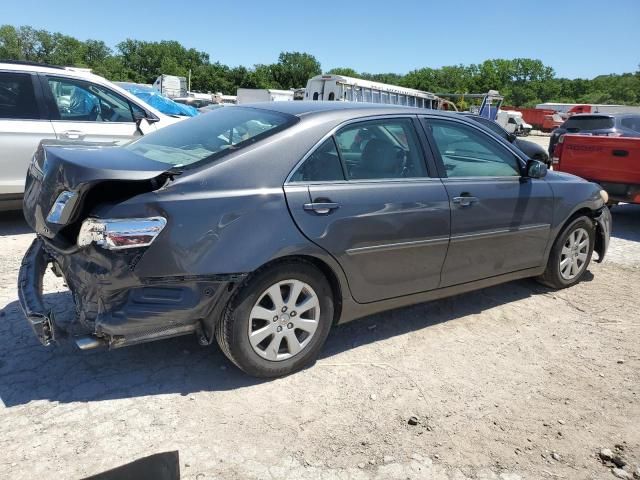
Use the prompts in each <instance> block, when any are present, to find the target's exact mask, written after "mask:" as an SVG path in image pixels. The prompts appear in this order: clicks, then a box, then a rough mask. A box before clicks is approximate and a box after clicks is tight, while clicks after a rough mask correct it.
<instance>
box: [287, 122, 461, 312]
mask: <svg viewBox="0 0 640 480" xmlns="http://www.w3.org/2000/svg"><path fill="white" fill-rule="evenodd" d="M416 126H418V127H419V124H417V119H416V117H412V116H405V117H383V118H376V119H369V120H363V121H356V122H352V123H349V124H347V125H345V126H343V127H342V128H340V129H339V130H338V131H337V132H336V133H335V135H332V136H329V137H328V138H327V139H325V141H324V142H323V143H322V144H321V145H320V146H319V147H318V148H317V149H315V150H314V151H312V153H311V154H310V155H309V156H308V157H307V158H306V159H305V160H304V162H303V163H302V164H301V166H300V167H299V168H298V169H297V170H296V171H295V172H294V173H293V174H292V176H291V177H290V179H289V181H288V182H287V184H286V185H285V191H286V193H287V202H288V204H289V208H290V210H291V213H292V215H293V218H294V219H295V221H296V223H297V225H298V227H299V228H300V230H301V231H302V232H303V233H304V234H305V235H306V236H307V237H308V238H309V239H310V240H312V241H313V242H315V243H316V244H318V245H319V246H321V247H322V248H324V249H325V250H327V251H328V252H330V253H331V254H332V255H333V256H334V257H335V258H336V259H337V260H338V262H339V263H340V264H341V266H342V268H343V269H344V271H345V273H346V274H347V278H348V282H349V287H350V289H351V293H352V295H353V297H354V299H355V300H356V301H357V302H361V303H366V302H372V301H376V300H381V299H385V298H391V297H397V296H402V295H408V294H412V293H417V292H422V291H426V290H430V289H434V288H437V287H438V286H439V284H440V271H441V268H442V264H443V261H444V258H445V256H446V252H447V245H448V242H449V201H448V197H447V193H446V191H445V188H444V186H443V185H442V182H441V181H440V179H439V178H437V174H436V172H435V167H432V170H433V171H432V172H430V171H428V170H427V163H425V157H424V149H423V144H422V141H421V139H420V138H419V136H418V130H417V129H416ZM429 173H432V174H433V177H432V176H429Z"/></svg>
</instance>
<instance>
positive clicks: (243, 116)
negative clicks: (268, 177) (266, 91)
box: [124, 107, 297, 167]
mask: <svg viewBox="0 0 640 480" xmlns="http://www.w3.org/2000/svg"><path fill="white" fill-rule="evenodd" d="M296 121H297V118H296V117H294V116H292V115H285V114H282V113H277V112H272V111H268V110H262V109H258V108H246V107H230V108H220V109H217V110H213V111H211V112H209V113H207V114H206V115H200V116H198V117H193V118H190V119H189V120H183V121H181V122H178V123H176V124H174V125H170V126H168V127H165V128H163V129H161V130H159V131H158V132H156V133H152V134H150V135H145V136H144V137H142V138H141V139H139V140H137V141H135V142H133V143H130V144H129V145H127V146H126V147H124V148H126V149H128V150H131V151H132V152H135V153H137V154H139V155H142V156H143V157H146V158H149V159H151V160H156V161H158V162H164V163H168V164H170V165H173V166H174V167H187V166H194V164H196V163H199V162H205V161H213V160H215V159H217V158H219V157H221V156H223V155H224V154H226V153H227V152H232V151H236V150H238V149H240V148H243V147H245V146H247V145H250V144H252V143H255V142H257V141H259V140H261V139H263V138H266V137H268V136H270V135H273V134H274V133H276V132H279V131H281V130H284V129H285V128H288V127H290V126H291V125H293V124H294V123H296Z"/></svg>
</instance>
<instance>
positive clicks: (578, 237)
mask: <svg viewBox="0 0 640 480" xmlns="http://www.w3.org/2000/svg"><path fill="white" fill-rule="evenodd" d="M588 256H589V233H588V232H587V231H586V230H585V229H584V228H576V229H575V230H574V231H573V232H571V233H570V234H569V236H568V237H567V240H566V241H565V242H564V245H563V246H562V251H561V252H560V265H559V267H560V275H561V276H562V278H563V279H565V280H573V279H574V278H576V277H577V276H578V275H580V273H582V270H583V269H584V268H585V265H586V263H587V257H588Z"/></svg>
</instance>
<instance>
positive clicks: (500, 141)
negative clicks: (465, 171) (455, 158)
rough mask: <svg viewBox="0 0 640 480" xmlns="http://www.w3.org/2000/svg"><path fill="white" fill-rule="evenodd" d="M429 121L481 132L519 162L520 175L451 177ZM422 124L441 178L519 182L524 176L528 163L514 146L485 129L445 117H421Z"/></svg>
mask: <svg viewBox="0 0 640 480" xmlns="http://www.w3.org/2000/svg"><path fill="white" fill-rule="evenodd" d="M429 120H437V121H443V122H450V123H452V124H460V125H464V126H465V127H469V128H471V129H473V130H475V131H477V132H479V133H480V134H481V136H482V135H484V137H485V138H487V139H488V141H489V142H494V144H498V145H499V147H500V148H502V149H503V150H506V151H507V152H508V153H509V154H511V155H512V156H513V157H514V158H515V159H516V161H517V162H518V169H519V170H520V175H519V176H516V175H504V176H466V177H449V176H448V175H447V172H446V169H445V166H444V160H443V159H442V156H441V155H440V151H439V150H438V148H437V145H436V141H435V138H434V137H433V132H432V131H431V125H430V123H429ZM420 123H421V124H422V127H423V129H424V133H425V135H426V137H427V139H428V141H429V144H430V149H431V152H432V153H433V155H434V157H435V158H436V159H437V161H436V163H437V167H438V172H439V174H440V177H441V178H443V179H444V178H453V179H456V180H462V179H475V180H477V179H479V178H482V179H491V178H493V179H501V178H504V179H516V180H518V181H519V179H520V178H521V177H522V175H523V174H524V170H525V168H526V161H525V160H524V159H523V158H522V157H521V156H520V155H519V154H518V152H516V150H515V149H514V148H513V146H512V144H510V143H508V142H506V140H503V139H502V138H495V137H494V135H492V134H489V133H487V132H485V131H484V130H483V128H481V127H479V126H475V125H472V124H470V123H467V122H461V121H459V120H457V119H454V118H443V117H436V116H431V115H421V116H420Z"/></svg>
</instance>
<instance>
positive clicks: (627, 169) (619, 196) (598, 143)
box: [553, 134, 640, 204]
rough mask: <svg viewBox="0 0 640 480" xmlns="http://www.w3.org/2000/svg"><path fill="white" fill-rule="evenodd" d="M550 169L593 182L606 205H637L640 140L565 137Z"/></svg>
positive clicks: (639, 191)
mask: <svg viewBox="0 0 640 480" xmlns="http://www.w3.org/2000/svg"><path fill="white" fill-rule="evenodd" d="M553 168H554V169H555V170H557V171H561V172H568V173H572V174H574V175H578V176H580V177H583V178H586V179H588V180H590V181H592V182H597V183H598V184H599V185H600V186H601V187H602V188H603V189H604V190H605V191H606V192H607V194H608V196H609V203H610V204H615V203H618V202H626V203H640V138H624V137H603V136H585V135H571V134H565V135H563V136H562V137H560V140H559V142H558V144H557V145H556V148H555V151H554V154H553Z"/></svg>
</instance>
